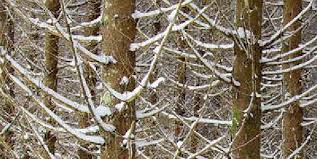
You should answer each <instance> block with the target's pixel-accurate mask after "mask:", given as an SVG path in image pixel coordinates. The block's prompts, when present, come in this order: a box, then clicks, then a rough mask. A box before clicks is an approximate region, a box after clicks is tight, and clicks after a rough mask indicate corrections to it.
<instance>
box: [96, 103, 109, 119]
mask: <svg viewBox="0 0 317 159" xmlns="http://www.w3.org/2000/svg"><path fill="white" fill-rule="evenodd" d="M111 114H112V112H111V109H110V108H109V107H106V106H102V105H101V106H99V107H97V108H96V115H98V116H100V117H104V116H110V115H111Z"/></svg>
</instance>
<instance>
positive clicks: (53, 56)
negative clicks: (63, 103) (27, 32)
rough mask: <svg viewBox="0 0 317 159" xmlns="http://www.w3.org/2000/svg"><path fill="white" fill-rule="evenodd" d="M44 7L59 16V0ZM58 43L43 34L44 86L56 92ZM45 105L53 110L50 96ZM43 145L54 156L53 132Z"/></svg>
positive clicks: (52, 1) (51, 37)
mask: <svg viewBox="0 0 317 159" xmlns="http://www.w3.org/2000/svg"><path fill="white" fill-rule="evenodd" d="M45 5H46V7H47V8H48V9H49V10H50V11H51V12H52V14H53V15H54V16H55V17H57V16H58V15H59V10H60V3H59V0H46V1H45ZM58 41H59V38H58V37H57V36H55V35H53V34H51V33H49V32H46V33H45V48H44V51H45V69H46V71H47V72H46V75H45V78H44V84H45V85H46V86H47V87H49V88H51V89H52V90H55V91H56V90H57V72H58V69H57V63H58V59H57V56H58ZM44 103H45V105H46V106H47V107H48V108H50V109H51V110H54V106H53V103H52V101H51V98H50V96H48V95H45V98H44ZM49 122H50V123H51V124H54V122H53V121H52V119H49ZM44 140H45V143H46V144H47V146H48V149H49V151H50V152H51V153H52V154H54V153H55V143H56V141H57V138H56V136H55V135H54V134H53V132H51V131H48V132H46V133H45V136H44Z"/></svg>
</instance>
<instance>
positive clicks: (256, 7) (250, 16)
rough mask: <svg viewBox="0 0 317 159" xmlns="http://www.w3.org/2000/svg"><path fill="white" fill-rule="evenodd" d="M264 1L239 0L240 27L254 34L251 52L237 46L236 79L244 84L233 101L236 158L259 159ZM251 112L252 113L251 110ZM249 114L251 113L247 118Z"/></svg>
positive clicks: (248, 45) (238, 18)
mask: <svg viewBox="0 0 317 159" xmlns="http://www.w3.org/2000/svg"><path fill="white" fill-rule="evenodd" d="M262 5H263V1H262V0H245V1H242V0H238V1H237V8H236V24H237V27H238V30H243V29H242V28H240V27H245V29H246V30H249V31H250V32H251V33H253V35H254V37H252V38H250V39H249V40H250V42H248V43H247V42H246V41H244V44H243V45H244V46H245V47H246V48H247V51H244V49H241V48H240V47H239V45H238V44H237V43H235V47H234V52H235V60H234V71H233V77H234V79H235V80H237V81H239V82H240V86H239V87H237V88H236V89H235V93H234V99H233V110H232V111H233V119H232V121H233V123H232V134H233V140H234V141H233V147H232V148H233V150H234V151H233V154H232V155H233V158H241V159H242V158H243V159H259V158H260V139H261V137H260V133H261V129H260V126H261V99H260V97H259V96H258V95H257V94H260V82H261V64H260V59H261V49H260V47H259V44H258V40H259V39H260V38H261V21H262ZM248 108H249V109H248ZM245 110H249V111H248V112H247V113H246V114H245V113H244V111H245Z"/></svg>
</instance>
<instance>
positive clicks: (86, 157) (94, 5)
mask: <svg viewBox="0 0 317 159" xmlns="http://www.w3.org/2000/svg"><path fill="white" fill-rule="evenodd" d="M87 3H88V4H87V12H88V15H87V21H92V20H94V19H96V18H98V17H99V16H100V7H101V0H89V1H88V2H87ZM98 32H99V26H94V27H88V28H86V29H85V35H87V36H91V35H98ZM97 45H98V44H97V43H95V42H91V43H89V44H88V46H87V47H86V48H87V49H89V50H91V51H92V52H93V53H95V54H97V53H98V46H97ZM88 65H89V64H88V63H87V64H86V65H85V74H84V75H85V79H86V81H87V84H88V87H89V88H90V93H91V96H92V100H93V101H96V92H95V88H96V82H97V79H96V76H95V74H94V71H93V70H92V69H91V68H90V67H89V66H88ZM79 123H80V127H82V128H85V127H87V126H89V125H90V123H89V114H88V113H81V114H80V122H79ZM80 144H81V146H82V147H83V148H85V149H87V150H89V148H88V147H89V144H87V143H86V142H85V141H80ZM78 156H79V158H80V159H91V158H92V155H91V154H89V153H87V152H86V151H84V150H82V149H79V150H78Z"/></svg>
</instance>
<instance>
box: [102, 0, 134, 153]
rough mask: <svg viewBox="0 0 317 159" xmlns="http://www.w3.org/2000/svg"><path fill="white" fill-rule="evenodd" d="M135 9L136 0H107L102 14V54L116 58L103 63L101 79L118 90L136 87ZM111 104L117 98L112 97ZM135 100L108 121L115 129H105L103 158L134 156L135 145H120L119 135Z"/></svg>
mask: <svg viewBox="0 0 317 159" xmlns="http://www.w3.org/2000/svg"><path fill="white" fill-rule="evenodd" d="M134 10H135V0H125V1H122V0H107V1H105V6H104V15H103V21H102V23H103V27H102V29H101V30H102V34H103V43H102V49H103V52H104V54H106V55H111V56H113V57H114V59H115V60H116V61H117V63H115V64H108V65H106V66H104V67H103V79H104V81H106V82H107V83H108V84H110V86H111V87H112V88H113V89H115V90H117V91H119V92H124V91H131V90H133V89H134V87H135V80H134V79H133V77H132V75H133V74H134V67H135V53H134V52H131V51H130V50H129V48H130V44H131V43H132V42H133V41H134V38H135V34H136V23H135V21H134V19H133V18H132V17H131V14H132V13H133V12H134ZM123 77H126V78H128V79H129V82H128V84H127V85H120V82H121V80H122V78H123ZM112 101H113V102H112V105H113V106H114V105H115V104H116V103H118V102H119V101H117V100H116V99H113V98H112ZM135 118H136V117H135V108H134V102H131V103H127V107H126V109H124V110H122V111H120V112H118V111H117V112H115V113H113V115H112V116H111V117H110V118H109V121H110V122H111V123H112V124H113V125H114V126H115V127H116V132H115V133H108V135H107V137H106V139H107V140H106V146H105V151H104V152H103V154H102V158H104V159H128V158H135V148H134V146H132V149H130V151H129V150H128V149H127V148H126V147H125V146H121V145H122V141H123V139H122V136H123V135H124V134H125V133H126V132H127V130H129V129H130V127H131V125H132V123H133V121H135Z"/></svg>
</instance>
